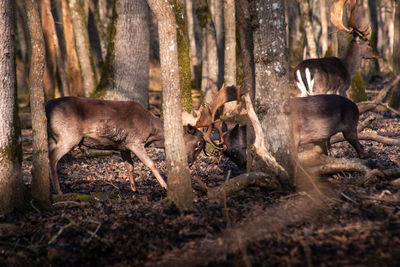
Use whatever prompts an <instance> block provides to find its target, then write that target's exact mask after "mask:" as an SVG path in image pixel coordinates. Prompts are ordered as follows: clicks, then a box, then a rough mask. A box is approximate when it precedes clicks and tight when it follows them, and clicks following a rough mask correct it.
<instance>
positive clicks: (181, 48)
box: [173, 1, 192, 112]
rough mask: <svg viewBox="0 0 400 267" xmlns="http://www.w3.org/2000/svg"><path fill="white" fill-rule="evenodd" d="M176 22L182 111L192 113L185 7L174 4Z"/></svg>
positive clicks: (176, 2)
mask: <svg viewBox="0 0 400 267" xmlns="http://www.w3.org/2000/svg"><path fill="white" fill-rule="evenodd" d="M173 8H174V14H175V20H176V24H177V26H178V27H177V39H178V40H177V42H178V64H179V82H180V87H181V103H182V110H185V111H187V112H191V111H192V88H191V70H190V56H189V38H188V33H187V27H186V20H185V19H186V16H185V9H184V5H183V4H181V3H179V2H178V1H174V2H173Z"/></svg>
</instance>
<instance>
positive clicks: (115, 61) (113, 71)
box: [95, 0, 150, 108]
mask: <svg viewBox="0 0 400 267" xmlns="http://www.w3.org/2000/svg"><path fill="white" fill-rule="evenodd" d="M149 18H150V17H149V7H148V5H147V3H146V1H145V0H135V1H132V0H118V1H116V2H115V6H114V14H113V20H112V22H111V25H110V27H112V30H111V33H112V34H111V36H109V41H108V51H107V58H106V62H105V64H104V67H103V72H102V74H101V81H100V84H99V87H98V88H97V90H96V94H95V95H96V97H100V98H103V99H115V100H134V101H137V102H139V103H140V104H142V105H143V106H144V107H146V108H147V107H148V102H149V96H148V87H149V49H150V40H149V38H150V37H149Z"/></svg>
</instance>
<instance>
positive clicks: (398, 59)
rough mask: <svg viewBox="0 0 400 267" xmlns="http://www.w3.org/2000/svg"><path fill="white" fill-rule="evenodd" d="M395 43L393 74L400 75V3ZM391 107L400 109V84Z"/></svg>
mask: <svg viewBox="0 0 400 267" xmlns="http://www.w3.org/2000/svg"><path fill="white" fill-rule="evenodd" d="M394 18H395V21H394V43H393V56H392V57H393V72H394V73H395V74H396V75H399V74H400V3H397V5H396V11H395V15H394ZM389 106H391V107H392V108H395V109H398V108H399V107H400V83H397V85H396V86H395V87H394V88H393V89H392V92H391V94H390V98H389Z"/></svg>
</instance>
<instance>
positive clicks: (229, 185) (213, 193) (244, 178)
mask: <svg viewBox="0 0 400 267" xmlns="http://www.w3.org/2000/svg"><path fill="white" fill-rule="evenodd" d="M250 185H256V186H259V187H264V188H267V189H269V190H271V191H274V190H279V189H280V188H281V186H280V184H279V182H278V181H277V180H276V179H274V178H271V176H269V175H267V174H265V173H263V172H250V173H244V174H241V175H239V176H236V177H233V178H232V179H229V180H227V181H226V182H225V183H223V184H222V185H220V186H217V187H212V188H208V193H207V197H208V198H209V199H219V200H223V198H224V197H225V196H226V197H229V196H232V195H233V194H235V193H237V192H239V191H241V190H243V189H244V188H246V187H248V186H250Z"/></svg>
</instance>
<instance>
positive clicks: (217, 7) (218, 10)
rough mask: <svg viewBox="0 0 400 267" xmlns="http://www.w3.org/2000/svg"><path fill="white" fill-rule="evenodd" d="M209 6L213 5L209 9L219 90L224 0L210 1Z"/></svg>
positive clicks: (223, 38) (222, 56)
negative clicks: (211, 18) (213, 30)
mask: <svg viewBox="0 0 400 267" xmlns="http://www.w3.org/2000/svg"><path fill="white" fill-rule="evenodd" d="M210 5H214V8H213V9H211V13H212V17H213V21H214V25H215V37H216V41H217V58H218V82H217V87H218V89H219V88H221V86H222V83H223V81H224V65H225V64H224V60H225V58H224V46H225V33H224V0H211V1H210Z"/></svg>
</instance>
